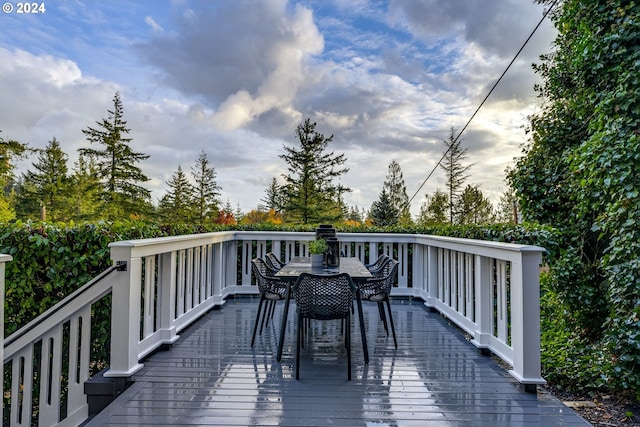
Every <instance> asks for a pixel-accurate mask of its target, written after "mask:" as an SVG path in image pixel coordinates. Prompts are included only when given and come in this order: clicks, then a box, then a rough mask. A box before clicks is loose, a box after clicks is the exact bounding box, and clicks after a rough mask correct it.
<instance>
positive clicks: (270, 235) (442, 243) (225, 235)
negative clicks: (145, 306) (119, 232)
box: [109, 231, 545, 255]
mask: <svg viewBox="0 0 640 427" xmlns="http://www.w3.org/2000/svg"><path fill="white" fill-rule="evenodd" d="M313 236H314V233H313V232H312V231H217V232H211V233H202V234H190V235H182V236H169V237H158V238H151V239H139V240H124V241H120V242H113V243H110V244H109V247H110V248H118V249H127V248H129V249H131V250H136V251H142V252H146V251H153V252H155V253H158V252H164V251H170V250H178V249H185V248H189V247H193V246H197V245H200V244H205V243H218V242H223V241H230V240H241V239H251V240H308V239H310V238H313ZM372 236H375V239H373V240H374V241H376V242H395V243H419V244H424V245H429V246H438V247H443V248H446V249H452V250H458V251H461V252H466V253H473V254H480V255H487V253H488V251H489V252H494V251H498V252H500V253H502V254H509V253H511V254H514V253H522V252H529V253H544V252H545V249H544V248H542V247H540V246H534V245H522V244H516V243H504V242H495V241H489V240H476V239H466V238H458V237H446V236H435V235H428V234H401V233H344V232H338V233H337V237H338V238H339V239H343V240H348V241H351V242H371V241H372ZM152 248H153V249H152ZM142 255H144V254H142Z"/></svg>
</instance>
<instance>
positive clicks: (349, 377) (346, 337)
mask: <svg viewBox="0 0 640 427" xmlns="http://www.w3.org/2000/svg"><path fill="white" fill-rule="evenodd" d="M346 321H347V322H346V323H347V331H346V333H345V334H344V335H345V343H346V344H347V369H348V371H347V380H348V381H351V315H350V314H349V313H348V312H347V319H346Z"/></svg>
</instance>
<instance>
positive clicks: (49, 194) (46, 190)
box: [21, 138, 72, 221]
mask: <svg viewBox="0 0 640 427" xmlns="http://www.w3.org/2000/svg"><path fill="white" fill-rule="evenodd" d="M32 166H33V168H34V169H35V170H34V171H32V170H28V171H27V172H26V173H25V174H23V187H22V188H23V191H22V194H21V197H22V198H23V199H25V201H27V202H28V201H30V202H31V203H28V205H30V206H32V207H36V206H37V208H36V209H38V211H39V212H23V213H22V214H23V215H24V214H27V215H29V214H30V215H29V216H31V217H34V216H35V217H38V216H39V217H40V219H41V220H43V221H46V220H51V221H61V220H65V219H68V218H69V216H70V215H71V213H72V212H71V211H70V210H69V197H70V184H71V179H70V178H69V176H68V172H69V171H68V168H67V155H66V154H65V153H64V152H63V151H62V148H61V147H60V143H59V142H58V140H56V138H53V139H52V140H51V141H49V143H48V145H47V146H46V148H44V149H43V150H38V158H37V160H36V161H35V162H34V163H32ZM23 206H24V205H23Z"/></svg>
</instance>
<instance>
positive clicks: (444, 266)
mask: <svg viewBox="0 0 640 427" xmlns="http://www.w3.org/2000/svg"><path fill="white" fill-rule="evenodd" d="M313 238H314V234H313V233H311V232H249V231H229V232H217V233H207V234H197V235H190V236H175V237H165V238H157V239H142V240H130V241H122V242H114V243H111V244H110V245H109V246H110V248H111V259H112V260H113V262H114V266H115V265H116V264H118V265H119V266H120V268H118V269H116V268H115V267H114V268H112V269H111V270H110V271H108V272H105V273H103V275H101V277H99V278H96V279H95V280H94V281H92V282H91V283H89V284H87V285H85V286H84V287H83V288H81V289H79V290H78V291H76V292H75V293H74V294H73V295H71V296H69V297H68V298H66V299H65V301H63V302H61V303H60V304H59V305H57V306H56V307H54V308H53V309H51V310H49V311H48V312H47V313H44V314H43V315H42V316H40V317H39V318H38V319H36V320H34V321H33V322H31V323H30V324H29V325H27V326H26V327H24V328H22V329H21V330H19V331H17V332H16V333H14V334H12V335H11V336H10V337H8V338H7V340H5V341H4V346H3V349H4V354H3V360H4V363H5V372H8V371H7V369H8V368H7V366H8V364H10V365H11V370H10V372H11V374H10V376H11V378H10V379H9V380H10V383H11V388H10V390H3V392H4V394H5V396H6V395H8V396H10V398H9V405H10V411H9V412H10V417H11V419H10V425H12V426H14V425H15V426H22V425H30V424H31V418H32V414H33V413H37V415H36V416H37V417H38V422H39V425H52V426H53V425H78V424H79V423H80V422H82V421H83V420H85V419H86V418H87V414H88V412H87V411H88V409H87V400H86V396H84V394H83V392H82V388H83V384H84V381H85V380H86V379H87V378H88V375H89V364H90V362H91V361H90V360H89V354H90V325H91V306H92V304H94V303H95V302H96V301H98V300H100V299H101V298H103V297H104V296H105V295H108V294H111V296H112V302H111V310H112V316H111V322H112V324H111V349H110V356H111V361H110V365H109V370H108V371H107V372H106V373H105V376H107V377H129V376H131V375H132V374H133V373H135V372H136V371H138V370H139V369H140V368H141V367H142V366H143V365H142V364H141V363H140V361H141V360H142V359H143V358H144V356H146V355H148V354H149V353H150V352H152V351H154V350H155V349H157V348H159V347H160V346H162V345H165V344H171V343H173V342H175V341H176V340H177V339H179V335H178V334H179V333H180V331H181V330H182V329H184V328H185V327H187V326H188V325H190V324H191V323H192V322H194V321H195V320H197V319H198V318H199V317H200V316H201V315H202V314H204V313H205V312H206V311H208V310H210V309H211V308H213V307H214V306H217V305H222V304H224V301H225V298H226V297H227V296H229V295H235V294H256V293H257V289H256V287H255V286H254V285H252V280H251V279H252V278H251V268H250V261H251V259H252V258H254V257H256V256H263V255H264V254H266V252H268V251H271V252H274V253H276V254H279V255H280V256H281V257H282V258H283V260H284V261H287V260H289V259H291V258H292V257H293V256H296V255H306V254H307V250H308V246H307V244H308V241H309V240H311V239H313ZM338 238H339V240H340V244H341V249H342V252H343V253H344V254H345V255H347V256H355V257H358V258H360V259H361V260H362V261H363V262H373V261H374V260H375V259H376V258H377V257H378V255H379V254H380V253H386V254H388V255H391V256H392V257H394V258H395V259H397V260H398V261H399V269H398V284H397V288H394V290H393V295H396V296H411V297H416V298H421V299H423V300H424V301H425V305H426V306H428V307H431V308H433V309H435V310H438V311H439V312H441V313H442V314H444V315H445V316H447V317H448V318H449V319H451V321H453V322H455V323H456V324H457V325H458V326H459V327H460V328H462V329H463V330H464V331H466V332H467V333H468V334H469V335H470V336H471V337H472V342H473V343H474V344H475V345H476V346H477V347H478V348H481V349H486V350H489V351H491V352H492V353H494V354H496V355H497V356H499V357H500V358H501V359H502V360H504V361H505V362H506V363H508V364H509V365H511V366H512V369H511V370H510V373H511V374H512V375H513V376H514V377H515V378H516V379H517V380H518V381H520V382H521V383H522V384H524V385H525V386H529V389H530V388H531V386H535V385H536V384H542V383H544V382H545V381H544V379H543V378H542V377H541V371H540V319H539V318H540V307H539V269H540V264H541V262H542V254H543V252H544V249H543V248H540V247H536V246H525V245H514V244H505V243H497V242H489V241H479V240H469V239H457V238H447V237H436V236H427V235H415V234H365V233H338ZM10 259H11V257H8V256H6V255H5V256H2V255H0V273H1V274H0V281H1V282H2V283H0V285H3V284H4V282H3V280H4V274H3V273H4V263H5V262H7V261H9V260H10ZM2 291H3V292H2V298H4V289H2ZM63 342H64V344H63ZM36 353H38V354H37V355H36ZM62 361H64V362H65V363H62ZM37 364H39V365H37ZM36 365H37V366H36ZM61 366H65V367H67V369H66V372H61ZM36 371H37V372H38V375H36V377H38V378H39V379H38V381H39V384H38V386H37V387H36V386H34V383H33V378H34V372H36ZM5 377H6V375H5ZM61 379H66V380H65V381H62V380H61ZM5 382H7V378H5ZM63 382H64V383H65V384H66V385H65V384H63ZM36 389H37V390H39V395H38V396H33V395H34V394H35V392H34V390H36ZM63 389H64V390H63ZM33 402H35V403H33ZM35 405H37V408H36V407H35ZM63 406H64V409H65V410H62V409H61V407H63Z"/></svg>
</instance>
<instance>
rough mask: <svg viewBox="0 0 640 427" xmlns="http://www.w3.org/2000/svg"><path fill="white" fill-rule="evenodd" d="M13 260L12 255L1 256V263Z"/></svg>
mask: <svg viewBox="0 0 640 427" xmlns="http://www.w3.org/2000/svg"><path fill="white" fill-rule="evenodd" d="M12 259H13V257H12V256H11V255H7V254H0V262H9V261H11V260H12Z"/></svg>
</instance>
